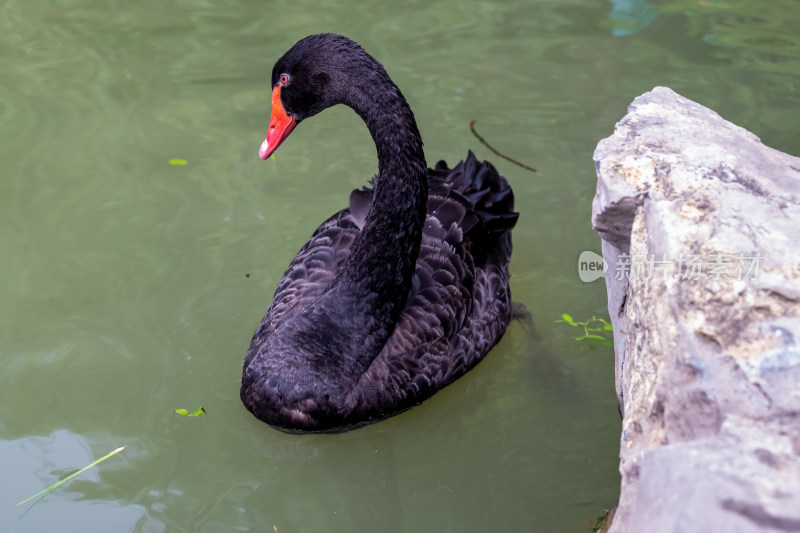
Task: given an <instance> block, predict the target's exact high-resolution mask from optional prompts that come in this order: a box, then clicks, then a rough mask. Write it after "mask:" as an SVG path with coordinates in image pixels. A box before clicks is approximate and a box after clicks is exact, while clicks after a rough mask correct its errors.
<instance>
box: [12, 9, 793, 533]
mask: <svg viewBox="0 0 800 533" xmlns="http://www.w3.org/2000/svg"><path fill="white" fill-rule="evenodd" d="M0 12H2V16H0V52H1V53H0V87H2V91H0V117H2V120H0V136H1V138H2V140H3V142H2V144H1V145H0V161H2V177H1V178H0V217H1V221H2V222H1V223H0V243H2V249H3V255H2V261H0V280H2V281H1V282H0V283H2V285H1V286H2V292H1V293H0V298H1V299H0V302H1V303H0V331H2V337H0V338H1V339H2V343H0V361H2V374H1V375H0V405H2V416H1V417H0V474H2V475H1V478H2V482H0V530H2V531H10V530H12V529H13V528H16V531H18V532H19V533H24V532H28V531H31V532H34V531H35V532H40V531H53V530H70V531H78V530H79V531H83V532H87V533H88V532H108V531H114V532H125V531H130V532H142V533H151V532H153V533H160V532H167V531H170V532H172V531H179V532H180V531H186V532H218V531H219V532H223V531H225V532H228V531H259V532H264V531H273V530H275V531H279V532H280V533H290V532H317V531H341V532H351V531H387V532H398V533H399V532H412V531H413V532H415V533H417V532H447V531H452V532H470V531H475V532H478V531H481V532H483V531H546V532H579V531H587V532H588V531H591V528H592V525H593V524H594V521H595V518H596V517H597V516H598V515H601V514H602V513H603V512H604V509H607V508H610V507H612V506H613V505H614V504H615V502H616V498H617V496H618V491H619V475H618V473H617V453H618V445H619V441H618V439H619V415H618V413H617V408H616V397H615V395H614V389H613V352H612V349H611V348H609V347H607V346H603V345H599V344H598V345H594V346H591V345H589V344H588V343H586V342H585V341H576V340H575V339H574V337H575V336H577V335H576V331H577V330H576V329H573V328H571V327H570V326H568V325H566V324H564V323H558V322H556V321H557V320H559V319H560V317H561V316H562V314H564V313H568V314H570V315H572V316H573V317H574V318H575V319H576V320H586V319H588V318H591V317H592V316H598V317H607V311H606V308H605V307H606V301H605V287H604V285H603V283H602V281H599V280H598V281H594V282H592V283H584V282H582V281H581V280H580V279H579V277H578V273H577V260H578V257H579V255H580V253H581V252H582V251H584V250H593V251H598V252H599V249H600V243H599V239H598V237H597V235H596V234H595V233H594V232H593V231H592V230H591V225H590V219H589V216H590V208H591V201H592V197H593V195H594V189H595V182H596V180H595V174H594V168H593V164H592V151H593V149H594V146H595V145H596V143H597V141H598V140H599V139H601V138H603V137H606V136H608V135H610V134H611V132H612V130H613V125H614V123H615V122H616V121H617V120H619V119H620V118H621V117H622V116H623V115H624V114H625V109H626V105H627V104H628V103H630V101H631V100H632V99H633V98H634V97H635V96H637V95H639V94H641V93H643V92H645V91H648V90H650V89H651V88H652V87H654V86H656V85H667V86H669V87H671V88H673V89H674V90H676V91H677V92H679V93H680V94H682V95H684V96H686V97H688V98H691V99H693V100H696V101H698V102H700V103H702V104H704V105H706V106H708V107H711V108H712V109H714V110H716V111H717V112H719V113H720V114H721V115H722V116H723V117H725V118H727V119H728V120H731V121H733V122H735V123H737V124H739V125H741V126H743V127H745V128H747V129H749V130H751V131H753V132H754V133H756V134H757V135H759V136H760V137H761V138H762V140H763V141H764V142H765V143H766V144H768V145H770V146H773V147H775V148H777V149H780V150H783V151H787V152H790V153H793V154H795V155H797V154H799V153H800V134H798V126H799V125H800V124H798V117H800V37H798V36H800V31H798V30H800V3H798V2H797V0H776V1H774V2H770V7H769V9H768V10H767V9H765V8H764V7H763V3H762V2H758V1H756V0H731V1H723V0H717V1H706V0H693V1H690V0H683V1H675V2H669V1H663V0H662V1H655V0H653V1H650V2H646V1H643V0H612V1H605V0H572V1H569V0H568V1H562V0H549V1H544V0H528V1H524V2H523V1H517V2H513V1H512V2H477V1H473V0H467V1H459V2H456V1H450V2H421V1H407V2H394V3H378V2H340V3H315V2H309V1H305V0H298V1H296V2H294V3H292V4H291V5H288V4H287V5H279V4H278V3H263V2H256V1H252V0H228V1H220V0H206V1H203V2H190V1H186V0H178V1H176V2H167V3H165V2H156V1H153V0H147V1H141V2H119V1H112V2H104V3H97V2H92V1H89V0H61V1H56V2H44V1H39V0H34V1H25V2H23V1H22V0H6V1H5V2H4V3H3V6H2V8H0ZM323 31H333V32H337V33H343V34H345V35H347V36H349V37H351V38H353V39H355V40H356V41H358V42H359V43H361V44H362V45H363V46H364V47H365V48H366V49H367V50H368V51H369V52H371V53H372V54H373V55H375V56H376V57H377V58H378V59H379V60H380V61H381V62H382V63H383V64H384V65H385V66H386V68H387V70H388V72H389V73H390V74H391V75H392V77H393V78H394V80H395V81H396V82H397V84H398V85H399V86H400V87H401V89H402V90H403V92H404V94H405V95H406V97H407V98H408V100H409V102H410V104H411V107H412V109H414V111H415V113H416V116H417V120H418V123H419V127H420V130H421V132H422V135H423V138H424V140H425V143H426V144H425V146H426V154H427V157H428V163H429V164H431V165H433V164H434V163H435V162H436V161H437V160H438V159H445V160H447V161H448V162H450V163H451V164H454V163H455V162H457V161H458V160H459V159H461V158H463V157H465V156H466V153H467V150H469V149H471V150H473V151H474V152H475V153H476V154H477V156H478V157H479V158H480V159H489V160H491V161H492V162H493V163H494V164H495V165H496V166H497V167H498V168H499V169H500V171H501V172H502V173H504V174H505V175H506V176H507V177H508V179H509V181H510V182H511V184H512V185H513V187H514V190H515V195H516V202H517V209H518V211H519V212H520V219H519V223H518V225H517V228H516V229H515V231H514V242H515V250H514V256H513V257H512V262H511V270H512V273H513V277H512V280H511V288H512V293H513V296H514V299H515V300H518V301H521V302H523V303H525V304H526V305H527V306H528V308H529V309H530V310H531V312H532V314H533V318H534V322H535V324H536V328H537V330H538V332H539V334H540V337H541V338H540V340H539V341H538V342H537V343H535V344H534V345H529V343H528V342H527V338H526V335H525V333H524V331H523V330H522V328H521V327H520V325H519V324H516V323H512V324H511V326H510V327H509V330H508V332H507V333H506V335H505V337H504V338H503V340H502V341H501V343H500V344H499V345H498V346H497V347H496V348H495V349H494V350H493V351H492V352H491V353H490V354H489V356H488V357H487V358H486V360H485V361H484V362H482V363H481V364H480V365H478V367H476V368H475V369H474V370H473V371H472V372H470V373H469V374H467V375H466V376H465V377H463V378H462V379H461V380H459V381H458V382H456V383H455V384H453V385H451V386H450V387H448V388H446V389H445V390H443V391H441V392H439V393H438V394H436V395H435V396H434V397H433V398H432V399H430V400H428V401H427V402H425V403H424V404H422V405H421V406H418V407H416V408H414V409H412V410H410V411H408V412H405V413H403V414H401V415H399V416H396V417H394V418H391V419H389V420H386V421H384V422H381V423H378V424H375V425H372V426H368V427H365V428H362V429H359V430H356V431H353V432H350V433H344V434H339V435H304V436H297V435H287V434H284V433H281V432H278V431H276V430H274V429H272V428H270V427H269V426H267V425H265V424H263V423H261V422H259V421H258V420H256V419H255V418H253V417H252V416H251V415H250V414H249V413H248V412H247V411H246V410H245V409H244V407H243V406H242V405H241V403H240V401H239V397H238V394H239V392H238V391H239V378H240V372H241V364H242V360H243V358H244V354H245V352H246V350H247V346H248V344H249V341H250V338H251V336H252V334H253V331H254V330H255V328H256V327H257V325H258V324H259V322H260V319H261V317H262V316H263V314H264V312H265V311H266V309H267V307H268V305H269V303H270V300H271V296H272V293H273V291H274V289H275V286H276V284H277V282H278V280H279V279H280V277H281V275H282V273H283V271H284V269H285V267H286V265H287V264H288V262H289V261H290V260H291V258H292V257H293V256H294V254H295V253H296V251H297V249H298V248H299V247H300V245H301V244H302V243H303V242H305V239H306V238H307V237H308V236H309V235H310V233H311V232H312V231H313V230H314V228H316V226H317V225H318V224H319V222H320V221H322V220H323V219H324V218H326V217H327V216H328V215H330V214H331V213H333V212H334V211H336V210H338V209H341V208H342V207H344V206H345V205H346V202H347V198H348V195H349V191H350V190H351V189H353V188H356V187H360V186H361V185H363V184H365V183H366V181H367V179H369V177H371V176H372V175H373V174H374V173H375V172H376V170H377V165H376V159H375V149H374V146H373V145H372V142H371V139H370V136H369V134H368V132H367V130H366V128H364V126H363V124H362V123H361V122H360V120H359V119H358V118H357V117H356V115H355V114H354V113H353V112H352V111H350V110H349V109H345V108H335V109H331V110H329V111H326V112H324V113H322V114H321V115H319V116H318V117H316V118H314V119H313V120H311V121H308V123H306V124H304V125H303V126H302V127H300V128H298V129H297V130H296V131H295V133H293V135H292V137H291V138H290V139H289V140H287V142H286V143H284V145H283V146H282V147H281V149H280V150H279V151H278V153H277V154H276V157H275V158H274V159H273V160H270V161H268V162H266V163H264V162H262V161H261V160H260V159H259V158H258V155H257V151H258V147H259V145H260V144H261V141H262V140H263V138H264V134H265V132H266V127H267V121H268V114H269V101H270V94H269V75H270V72H271V69H272V65H273V63H274V62H275V60H276V59H277V58H278V57H279V56H280V55H281V54H282V53H283V52H284V51H285V50H286V49H288V48H289V47H290V46H291V45H292V44H293V43H294V42H295V41H296V40H298V39H300V38H302V37H304V36H306V35H308V34H311V33H318V32H323ZM472 120H477V122H476V128H477V131H478V132H479V133H480V134H481V135H482V136H483V137H484V138H485V139H486V140H487V141H488V142H489V143H490V144H492V145H493V146H494V147H496V148H497V149H498V150H500V151H501V152H503V153H505V154H507V155H509V156H511V157H513V158H515V159H518V160H520V161H523V162H525V163H527V164H529V165H531V166H534V167H536V168H537V169H538V173H536V174H533V173H530V172H528V171H526V170H524V169H522V168H520V167H518V166H515V165H513V164H511V163H509V162H507V161H504V160H503V159H500V158H498V157H497V156H495V155H494V154H492V153H491V152H490V151H489V150H488V149H487V148H486V147H485V146H484V145H483V144H481V143H480V142H479V141H478V140H477V139H476V138H475V137H474V136H473V135H472V134H471V132H470V129H469V124H470V121H472ZM175 159H180V160H184V161H185V162H186V164H170V160H175ZM173 163H174V161H173ZM199 406H203V407H205V408H206V410H207V412H208V414H207V415H205V416H200V417H195V418H189V417H181V416H178V415H177V414H175V413H173V409H175V408H185V409H189V410H193V409H195V408H197V407H199ZM123 445H124V446H126V449H125V450H124V451H123V452H121V453H119V454H117V455H115V456H114V457H112V458H110V459H108V460H107V461H105V462H103V463H102V464H100V465H99V466H97V467H95V468H93V469H91V470H89V471H87V472H85V473H84V474H82V475H81V476H79V477H77V478H75V479H74V480H72V481H70V482H69V483H68V484H65V485H64V486H62V487H60V488H59V489H57V490H56V491H55V492H53V493H52V494H50V495H49V496H47V497H46V498H45V499H43V500H42V501H41V502H40V503H38V504H37V505H36V506H35V507H34V508H32V509H31V510H30V511H29V512H28V513H27V514H25V515H24V517H23V513H25V510H26V509H27V508H28V507H27V505H30V504H27V505H25V506H19V507H15V505H16V504H17V502H19V501H21V500H23V499H25V498H27V497H28V496H30V495H32V494H34V493H36V492H38V491H39V490H41V489H43V488H45V487H47V486H49V485H51V484H53V483H55V482H56V481H57V480H59V479H61V478H63V477H64V476H66V475H68V474H70V473H72V472H74V471H75V470H77V469H79V468H81V467H83V466H85V465H87V464H89V463H90V462H92V461H93V460H95V459H97V458H99V457H101V456H103V455H104V454H106V453H107V452H109V451H111V450H113V449H115V448H117V447H118V446H123ZM20 517H23V518H22V519H21V520H20Z"/></svg>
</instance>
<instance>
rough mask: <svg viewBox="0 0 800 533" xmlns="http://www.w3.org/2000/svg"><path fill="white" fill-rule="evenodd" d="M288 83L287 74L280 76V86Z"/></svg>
mask: <svg viewBox="0 0 800 533" xmlns="http://www.w3.org/2000/svg"><path fill="white" fill-rule="evenodd" d="M289 81H290V78H289V75H288V74H281V78H280V82H281V85H282V86H286V85H289Z"/></svg>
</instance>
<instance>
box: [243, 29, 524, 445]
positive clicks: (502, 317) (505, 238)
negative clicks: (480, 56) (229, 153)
mask: <svg viewBox="0 0 800 533" xmlns="http://www.w3.org/2000/svg"><path fill="white" fill-rule="evenodd" d="M336 104H344V105H347V106H349V107H351V108H352V109H353V110H354V111H355V112H356V113H357V114H358V115H359V116H360V117H361V118H362V119H363V120H364V122H365V123H366V125H367V128H369V131H370V133H371V134H372V138H373V140H374V141H375V145H376V147H377V151H378V175H377V176H376V177H375V178H373V182H372V184H373V188H366V187H365V188H363V189H361V190H355V191H353V192H352V193H351V195H350V206H349V207H348V208H345V209H343V210H341V211H339V212H338V213H336V214H334V215H333V216H332V217H330V218H329V219H328V220H326V221H325V222H323V223H322V225H321V226H320V227H319V228H317V230H316V231H315V232H314V234H313V235H312V236H311V238H310V239H309V241H308V242H307V243H306V244H305V245H304V246H303V247H302V248H301V249H300V252H298V254H297V257H295V258H294V260H293V261H292V263H291V264H290V265H289V268H288V269H287V270H286V273H285V274H284V276H283V278H282V279H281V281H280V282H279V283H278V288H277V289H276V291H275V297H274V299H273V301H272V305H271V306H270V308H269V310H268V311H267V314H266V316H265V317H264V320H263V322H262V323H261V326H260V327H259V328H258V330H257V331H256V332H255V335H254V336H253V341H252V343H251V345H250V349H249V350H248V352H247V357H246V358H245V361H244V368H243V371H242V388H241V399H242V402H243V403H244V405H245V406H246V407H247V408H248V409H249V410H250V411H251V412H252V413H253V414H254V415H255V416H256V417H257V418H259V419H260V420H263V421H264V422H266V423H268V424H270V425H272V426H275V427H277V428H279V429H282V430H285V431H345V430H347V429H351V428H353V427H358V426H360V425H363V424H366V423H370V422H375V421H378V420H381V419H383V418H386V417H388V416H391V415H393V414H396V413H398V412H400V411H402V410H405V409H408V408H409V407H412V406H413V405H416V404H419V403H420V402H422V401H423V400H425V399H426V398H428V397H430V396H431V395H432V394H433V393H435V392H436V391H437V390H439V389H441V388H442V387H444V386H446V385H448V384H450V383H452V382H453V381H455V380H456V379H458V378H459V377H461V376H462V375H463V374H464V373H465V372H467V371H468V370H470V369H471V368H472V367H473V366H475V365H476V364H477V363H478V362H479V361H480V360H481V359H482V358H483V357H484V356H485V355H486V353H487V352H488V351H489V350H490V349H491V348H492V347H493V346H494V345H495V344H496V343H497V342H498V341H499V340H500V337H501V336H502V335H503V333H504V331H505V329H506V327H507V326H508V323H509V320H510V318H511V296H510V292H509V287H508V261H509V257H510V255H511V229H512V228H513V227H514V224H515V223H516V221H517V216H518V215H517V213H515V212H514V211H513V209H514V199H513V194H512V192H511V187H510V186H509V185H508V182H507V181H506V180H505V178H504V177H503V176H501V175H500V174H499V173H498V172H497V170H495V168H494V167H493V166H492V165H491V164H489V163H486V162H484V163H481V162H479V161H477V160H476V159H475V156H474V155H473V154H472V152H469V154H468V156H467V159H466V160H465V161H462V162H460V163H459V164H458V165H457V166H456V167H455V168H453V169H452V170H450V169H448V168H447V165H446V164H445V163H444V162H439V163H438V164H437V165H436V168H435V169H428V168H427V164H426V162H425V155H424V154H423V151H422V140H421V138H420V134H419V131H418V130H417V125H416V122H415V121H414V115H413V113H412V112H411V109H410V108H409V106H408V103H407V102H406V100H405V98H403V95H402V94H401V93H400V89H398V88H397V86H396V85H395V84H394V83H393V82H392V80H391V79H390V78H389V75H388V74H387V73H386V71H385V70H384V68H383V66H382V65H381V64H380V63H378V61H377V60H375V59H374V58H373V57H372V56H370V55H369V54H367V52H365V51H364V49H362V48H361V47H360V46H359V45H358V44H356V43H355V42H353V41H351V40H350V39H347V38H346V37H342V36H341V35H334V34H321V35H312V36H309V37H306V38H305V39H302V40H300V41H298V42H297V43H296V44H295V45H294V46H292V48H291V49H290V50H289V51H288V52H286V54H284V55H283V57H281V58H280V59H279V60H278V62H277V63H276V64H275V67H274V68H273V69H272V116H271V118H270V124H269V130H268V133H267V136H266V140H265V141H264V143H263V144H262V145H261V149H260V151H259V155H260V157H261V159H265V160H266V159H267V158H268V157H269V156H270V154H272V153H273V152H274V151H275V149H276V148H278V146H279V145H280V144H281V143H282V142H283V141H284V140H285V139H286V137H287V136H288V135H289V133H290V132H291V131H292V130H293V129H294V128H295V126H296V125H297V124H298V123H300V122H301V121H302V120H304V119H306V118H308V117H311V116H313V115H315V114H317V113H319V112H320V111H322V110H323V109H325V108H328V107H331V106H333V105H336Z"/></svg>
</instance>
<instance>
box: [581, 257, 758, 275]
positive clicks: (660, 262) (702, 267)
mask: <svg viewBox="0 0 800 533" xmlns="http://www.w3.org/2000/svg"><path fill="white" fill-rule="evenodd" d="M762 261H763V257H762V255H761V253H760V252H754V253H738V254H725V253H714V254H709V255H700V254H687V253H660V254H620V255H619V256H618V257H617V261H616V263H615V264H614V265H611V266H609V265H608V263H607V262H606V261H605V260H604V259H603V258H602V257H601V256H600V255H598V254H596V253H594V252H590V251H585V252H583V253H581V255H580V257H579V258H578V275H579V276H580V278H581V281H584V282H590V281H594V280H595V279H597V278H599V277H602V276H603V274H605V273H606V272H608V271H609V268H613V270H612V272H611V273H610V274H611V275H613V277H614V279H617V280H623V279H629V280H632V279H652V278H653V277H654V276H661V277H662V279H670V278H672V279H681V280H700V279H709V280H756V279H758V277H759V275H760V274H761V263H762Z"/></svg>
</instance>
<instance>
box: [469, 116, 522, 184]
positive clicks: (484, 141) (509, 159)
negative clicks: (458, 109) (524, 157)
mask: <svg viewBox="0 0 800 533" xmlns="http://www.w3.org/2000/svg"><path fill="white" fill-rule="evenodd" d="M476 122H477V120H473V121H472V122H470V123H469V131H471V132H472V134H473V135H474V136H475V137H477V138H478V140H479V141H480V142H481V143H483V145H484V146H485V147H486V148H488V149H489V150H491V151H492V152H493V153H494V154H495V155H498V156H500V157H502V158H503V159H505V160H507V161H511V162H512V163H514V164H515V165H519V166H521V167H522V168H524V169H525V170H530V171H531V172H536V169H535V168H533V167H529V166H528V165H526V164H525V163H520V162H519V161H517V160H516V159H511V158H510V157H508V156H507V155H503V154H501V153H500V152H498V151H497V150H495V149H494V148H493V147H492V145H490V144H489V143H487V142H486V140H485V139H484V138H483V137H481V136H480V135H478V132H477V131H475V123H476Z"/></svg>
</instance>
